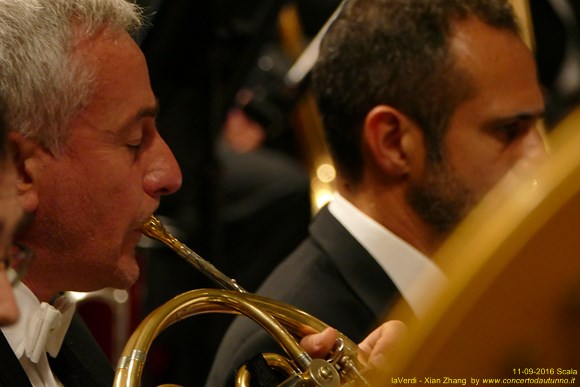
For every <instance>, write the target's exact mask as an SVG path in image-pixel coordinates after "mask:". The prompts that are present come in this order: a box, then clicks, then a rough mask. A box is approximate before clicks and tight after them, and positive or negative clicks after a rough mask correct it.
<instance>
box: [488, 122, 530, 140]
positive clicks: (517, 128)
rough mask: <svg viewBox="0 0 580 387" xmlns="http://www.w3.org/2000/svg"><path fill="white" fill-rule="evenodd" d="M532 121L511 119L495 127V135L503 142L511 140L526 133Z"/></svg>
mask: <svg viewBox="0 0 580 387" xmlns="http://www.w3.org/2000/svg"><path fill="white" fill-rule="evenodd" d="M532 125H533V122H530V121H527V120H525V121H520V120H518V121H511V122H506V123H504V124H502V125H500V126H499V127H498V128H497V131H496V133H497V135H498V136H499V137H500V138H501V139H502V140H503V141H505V142H511V141H514V140H516V139H517V138H519V137H520V136H522V135H524V134H525V133H527V131H528V130H529V129H530V128H531V127H532Z"/></svg>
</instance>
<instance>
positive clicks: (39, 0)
mask: <svg viewBox="0 0 580 387" xmlns="http://www.w3.org/2000/svg"><path fill="white" fill-rule="evenodd" d="M142 22H143V21H142V12H141V9H140V8H139V7H138V6H137V5H135V4H133V3H131V2H129V1H126V0H0V95H1V96H2V98H3V99H4V101H5V103H6V111H5V113H6V122H7V126H8V129H9V130H13V131H17V132H20V133H22V134H23V135H24V136H26V137H28V138H31V139H33V140H35V141H37V142H38V143H40V144H41V145H43V146H44V147H46V148H47V149H48V150H50V151H52V152H53V153H58V152H59V151H60V150H61V149H62V147H63V144H64V143H65V141H66V139H67V137H68V135H69V130H70V127H69V126H70V120H71V118H72V117H73V116H74V115H75V114H76V113H77V112H78V111H79V110H80V109H82V108H83V107H85V106H86V105H87V103H88V101H89V100H90V98H91V96H92V90H94V89H95V81H96V80H95V76H94V69H93V68H91V67H90V66H89V65H88V63H86V62H84V61H83V60H82V58H81V57H80V56H78V55H75V49H76V47H77V45H78V43H79V42H82V41H85V40H87V39H90V38H91V37H92V36H94V35H96V34H98V33H100V32H101V31H103V30H105V29H111V30H119V31H126V32H128V33H129V34H131V35H132V36H134V35H135V34H136V33H137V32H138V31H139V29H140V28H141V25H142Z"/></svg>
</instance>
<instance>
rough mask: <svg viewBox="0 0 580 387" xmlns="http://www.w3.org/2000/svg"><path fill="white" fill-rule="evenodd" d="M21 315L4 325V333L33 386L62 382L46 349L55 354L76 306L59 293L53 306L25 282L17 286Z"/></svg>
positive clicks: (54, 386) (48, 386) (17, 299)
mask: <svg viewBox="0 0 580 387" xmlns="http://www.w3.org/2000/svg"><path fill="white" fill-rule="evenodd" d="M14 294H15V297H16V302H17V304H18V307H19V308H20V319H19V320H18V321H17V322H16V323H15V324H13V325H11V326H8V327H2V328H1V329H2V333H4V336H6V340H7V341H8V344H10V347H11V348H12V350H13V351H14V354H15V355H16V357H17V358H18V360H19V361H20V364H22V367H23V368H24V371H25V372H26V375H28V379H29V380H30V383H31V384H32V385H33V386H34V387H57V386H62V384H61V383H60V382H59V381H58V379H57V378H56V377H55V376H54V374H53V373H52V371H51V369H50V366H49V364H48V357H47V353H48V354H49V355H50V356H52V357H56V356H57V355H58V352H59V351H60V347H61V346H62V342H63V340H64V336H65V334H66V331H67V330H68V327H69V325H70V322H71V320H72V317H73V314H74V311H75V306H74V304H73V303H71V302H70V301H68V300H67V299H66V298H65V297H60V298H59V299H57V300H56V302H55V303H54V304H55V306H52V305H50V304H48V303H46V302H42V303H41V302H40V301H39V300H38V299H37V298H36V296H35V295H34V294H33V293H32V292H31V291H30V289H28V287H26V285H24V284H23V283H19V284H18V285H16V286H15V287H14Z"/></svg>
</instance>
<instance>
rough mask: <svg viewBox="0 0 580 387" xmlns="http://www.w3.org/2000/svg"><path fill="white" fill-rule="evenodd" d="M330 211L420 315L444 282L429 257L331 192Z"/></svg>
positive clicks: (445, 280)
mask: <svg viewBox="0 0 580 387" xmlns="http://www.w3.org/2000/svg"><path fill="white" fill-rule="evenodd" d="M328 209H329V211H330V213H331V214H332V215H333V216H334V217H335V218H336V219H337V220H338V221H339V222H340V223H341V224H342V225H343V226H344V228H346V229H347V230H348V232H349V233H350V234H351V235H352V236H353V237H354V238H355V239H356V240H357V241H358V242H359V243H360V244H361V245H362V246H363V247H364V248H365V249H366V250H367V251H368V253H369V254H370V255H371V256H372V257H373V258H374V259H375V260H376V261H377V262H378V264H379V265H380V266H381V267H382V268H383V270H384V271H385V273H386V274H387V275H388V276H389V277H390V278H391V280H392V281H393V283H394V284H395V286H396V287H397V289H399V292H400V293H401V296H402V297H403V298H404V299H405V301H407V303H408V304H409V306H410V308H411V310H413V312H414V313H415V314H416V315H417V317H419V318H421V317H423V316H424V314H425V312H426V310H427V308H428V307H429V305H430V300H431V299H432V297H433V296H434V295H435V294H436V293H437V291H438V290H439V289H440V288H441V287H442V286H443V285H444V284H445V283H446V282H447V278H446V277H445V275H444V274H443V272H442V271H441V269H439V267H437V265H435V263H433V261H432V260H431V259H429V258H428V257H426V256H425V255H424V254H422V253H421V252H420V251H419V250H417V249H416V248H414V247H413V246H411V245H410V244H409V243H407V242H405V241H404V240H402V239H401V238H399V237H398V236H397V235H395V234H394V233H392V232H391V231H389V230H388V229H387V228H385V227H383V226H382V225H381V224H379V223H378V222H376V221H375V220H374V219H372V218H370V217H369V216H368V215H366V214H364V213H363V212H362V211H361V210H359V209H358V208H356V207H355V206H354V205H353V204H352V203H350V202H349V201H347V200H346V199H345V198H344V197H342V196H340V195H339V194H336V193H335V198H334V200H333V201H332V202H331V203H330V204H329V206H328Z"/></svg>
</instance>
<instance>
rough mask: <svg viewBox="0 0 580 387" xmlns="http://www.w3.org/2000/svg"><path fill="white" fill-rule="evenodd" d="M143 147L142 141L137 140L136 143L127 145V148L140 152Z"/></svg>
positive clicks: (132, 142)
mask: <svg viewBox="0 0 580 387" xmlns="http://www.w3.org/2000/svg"><path fill="white" fill-rule="evenodd" d="M141 145H142V141H141V139H139V140H136V141H131V142H129V143H128V144H127V148H129V149H130V150H132V151H138V150H139V149H141Z"/></svg>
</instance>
